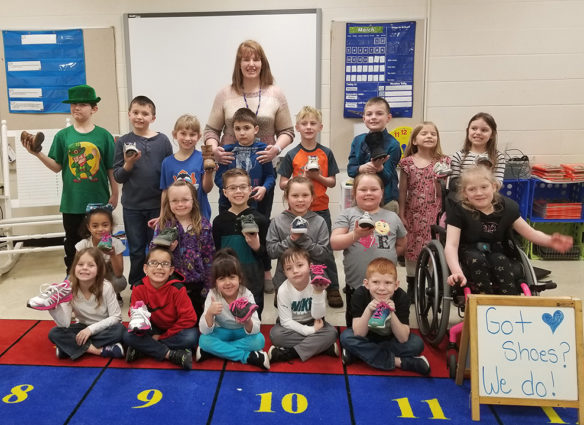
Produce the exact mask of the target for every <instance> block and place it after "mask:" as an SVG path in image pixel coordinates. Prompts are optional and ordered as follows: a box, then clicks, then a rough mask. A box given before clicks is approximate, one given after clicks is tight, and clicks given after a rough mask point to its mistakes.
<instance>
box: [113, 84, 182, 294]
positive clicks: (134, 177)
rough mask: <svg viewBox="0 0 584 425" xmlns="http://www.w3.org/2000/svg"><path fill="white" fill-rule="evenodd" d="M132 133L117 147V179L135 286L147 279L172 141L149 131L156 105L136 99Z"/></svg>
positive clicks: (132, 283)
mask: <svg viewBox="0 0 584 425" xmlns="http://www.w3.org/2000/svg"><path fill="white" fill-rule="evenodd" d="M128 116H129V118H130V124H131V125H132V131H131V132H130V133H128V134H126V135H124V136H122V137H120V138H119V140H118V141H117V143H116V155H115V160H114V176H115V178H116V181H117V182H118V183H122V184H123V185H124V186H123V189H122V205H123V207H124V228H125V230H126V238H127V239H128V244H129V245H130V275H129V278H128V281H129V282H130V285H134V284H136V283H138V282H140V280H141V279H142V278H143V277H144V272H143V270H142V269H143V265H144V259H145V257H146V248H147V247H148V242H150V240H151V239H152V229H151V228H150V227H148V221H150V220H151V219H153V218H157V217H158V216H159V215H160V197H161V193H162V191H161V190H160V170H161V167H162V160H163V159H164V158H166V157H167V156H169V155H172V146H171V144H170V140H168V137H166V136H165V135H164V134H162V133H158V132H156V131H154V130H152V129H151V128H150V124H152V123H153V122H154V121H155V120H156V107H155V106H154V102H152V100H150V99H149V98H147V97H146V96H137V97H135V98H134V99H132V102H130V108H129V112H128Z"/></svg>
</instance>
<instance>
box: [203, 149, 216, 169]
mask: <svg viewBox="0 0 584 425" xmlns="http://www.w3.org/2000/svg"><path fill="white" fill-rule="evenodd" d="M201 152H202V153H203V159H204V162H203V168H204V169H205V170H214V169H215V157H214V155H213V146H209V145H203V146H201Z"/></svg>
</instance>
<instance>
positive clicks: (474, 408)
mask: <svg viewBox="0 0 584 425" xmlns="http://www.w3.org/2000/svg"><path fill="white" fill-rule="evenodd" d="M479 306H504V307H507V306H510V307H518V308H521V307H543V308H548V309H550V310H551V309H553V308H569V309H573V310H574V322H573V323H570V324H569V326H573V329H574V337H575V344H574V348H575V350H576V354H575V361H574V364H571V365H570V368H572V369H574V370H575V372H576V373H577V398H576V400H558V399H555V398H528V397H525V398H523V397H493V396H484V395H480V391H479V379H480V377H479V368H480V367H481V357H480V354H481V353H480V352H479V340H478V329H477V326H478V320H479V318H478V316H477V310H478V307H479ZM538 324H539V323H538ZM539 325H540V326H542V324H539ZM542 328H545V324H543V326H542ZM569 329H571V328H569ZM582 341H583V337H582V302H581V300H580V299H577V298H570V297H563V298H547V297H546V298H544V297H521V296H491V295H470V296H469V297H468V299H467V305H466V309H465V319H464V327H463V330H462V336H461V340H460V350H459V353H458V364H457V370H456V383H457V384H458V385H462V382H463V380H464V375H465V372H467V373H468V370H465V369H466V359H467V354H468V349H469V346H470V377H471V412H472V420H473V421H479V420H480V405H481V404H499V405H518V406H550V407H573V408H577V409H579V410H578V420H579V423H581V424H584V353H583V350H584V348H583V345H582Z"/></svg>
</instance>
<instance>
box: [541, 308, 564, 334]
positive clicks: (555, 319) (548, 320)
mask: <svg viewBox="0 0 584 425" xmlns="http://www.w3.org/2000/svg"><path fill="white" fill-rule="evenodd" d="M541 320H543V323H545V324H546V325H548V326H549V327H550V329H551V330H552V333H555V332H556V329H557V328H558V326H560V323H562V321H563V320H564V313H562V312H561V311H560V310H556V311H555V312H554V315H553V316H552V315H551V314H549V313H544V314H542V315H541Z"/></svg>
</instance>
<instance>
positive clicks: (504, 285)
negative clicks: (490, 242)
mask: <svg viewBox="0 0 584 425" xmlns="http://www.w3.org/2000/svg"><path fill="white" fill-rule="evenodd" d="M459 259H460V262H461V266H462V268H463V270H464V274H465V275H466V278H467V280H468V285H469V287H470V289H471V291H472V292H473V293H485V294H500V295H518V294H519V289H518V287H517V285H516V283H515V277H516V276H515V274H514V273H513V267H512V265H511V260H510V259H509V258H508V257H507V256H506V255H505V254H503V253H502V252H484V251H481V250H479V249H478V248H470V247H465V248H464V249H462V250H460V253H459Z"/></svg>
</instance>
